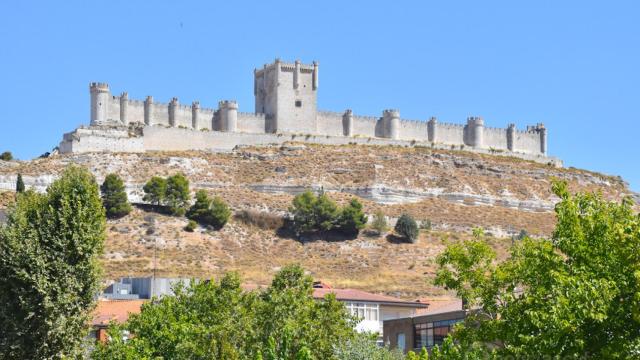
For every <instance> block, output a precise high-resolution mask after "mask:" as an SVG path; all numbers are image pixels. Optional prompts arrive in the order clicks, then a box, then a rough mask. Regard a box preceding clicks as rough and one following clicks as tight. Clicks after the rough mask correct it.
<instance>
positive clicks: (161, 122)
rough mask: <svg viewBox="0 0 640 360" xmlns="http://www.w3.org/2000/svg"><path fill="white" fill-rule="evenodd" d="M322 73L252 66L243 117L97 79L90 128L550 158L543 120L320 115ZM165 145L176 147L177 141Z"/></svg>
mask: <svg viewBox="0 0 640 360" xmlns="http://www.w3.org/2000/svg"><path fill="white" fill-rule="evenodd" d="M318 69H319V64H318V62H316V61H314V62H312V63H311V64H304V63H302V62H301V61H300V60H296V61H294V62H284V61H282V60H280V59H278V58H276V59H275V60H274V61H273V62H272V63H270V64H264V65H263V67H262V68H260V69H254V84H253V86H254V89H253V90H254V95H255V108H254V112H252V113H250V112H240V111H239V109H240V106H239V104H238V102H237V101H235V100H220V101H218V107H217V109H213V108H205V107H201V105H200V101H198V100H194V101H192V102H191V104H190V105H189V103H180V101H179V99H178V97H172V98H171V99H170V100H169V101H168V102H159V101H156V100H155V99H154V98H153V96H147V97H146V98H145V99H143V100H141V99H130V98H129V94H128V93H127V92H126V91H125V92H122V93H121V94H120V95H118V96H112V95H111V90H110V87H109V84H107V83H104V82H92V83H90V84H89V89H90V94H91V117H90V122H91V126H104V125H109V126H112V125H115V126H122V125H124V126H126V125H130V124H144V125H145V126H156V128H158V127H164V128H174V127H175V128H180V129H191V130H193V131H202V130H208V131H214V132H226V133H246V134H265V133H266V134H268V133H276V134H280V135H284V134H294V135H295V134H308V135H311V136H326V137H348V138H354V139H355V138H371V139H374V138H378V139H386V140H389V141H392V142H393V143H406V144H411V145H413V144H430V146H451V147H459V148H464V149H469V150H472V151H473V150H478V151H480V150H483V151H488V150H489V149H491V151H505V152H508V153H513V154H518V153H520V154H529V155H531V156H540V157H543V158H546V156H547V129H546V128H545V126H544V124H543V123H537V124H535V125H530V126H527V127H526V128H525V129H518V128H517V127H516V125H515V124H513V123H509V124H508V126H507V127H506V128H498V127H492V126H485V119H484V118H482V117H481V116H469V117H467V118H466V122H464V123H448V122H441V121H439V120H438V119H437V118H436V117H430V118H429V119H426V120H421V119H403V118H401V117H400V110H399V109H394V108H388V109H384V110H382V112H381V116H379V117H378V116H363V115H359V114H356V113H355V112H354V111H353V110H352V109H346V110H345V111H343V112H336V111H320V110H318V109H317V89H318ZM86 133H87V132H83V134H86ZM184 136H187V137H188V136H189V135H188V133H185V134H184ZM194 136H195V133H194ZM67 140H68V139H67ZM67 140H65V141H67ZM194 146H195V145H194ZM167 147H168V149H170V147H171V144H167Z"/></svg>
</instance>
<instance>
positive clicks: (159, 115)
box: [153, 102, 169, 126]
mask: <svg viewBox="0 0 640 360" xmlns="http://www.w3.org/2000/svg"><path fill="white" fill-rule="evenodd" d="M153 124H154V125H165V126H169V104H167V103H157V102H154V103H153Z"/></svg>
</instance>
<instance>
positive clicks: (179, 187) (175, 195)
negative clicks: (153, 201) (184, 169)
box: [164, 173, 191, 216]
mask: <svg viewBox="0 0 640 360" xmlns="http://www.w3.org/2000/svg"><path fill="white" fill-rule="evenodd" d="M190 198H191V197H190V195H189V180H188V179H187V178H186V177H185V176H184V175H183V174H182V173H177V174H175V175H172V176H169V177H168V178H167V187H166V191H165V196H164V203H165V205H166V206H167V207H168V208H169V211H170V212H171V214H172V215H177V216H182V215H184V214H185V211H186V209H187V206H188V205H189V200H190Z"/></svg>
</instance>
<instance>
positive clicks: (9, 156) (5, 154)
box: [0, 151, 13, 161]
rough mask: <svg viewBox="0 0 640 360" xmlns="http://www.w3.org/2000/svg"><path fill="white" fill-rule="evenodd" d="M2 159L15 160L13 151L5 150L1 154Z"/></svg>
mask: <svg viewBox="0 0 640 360" xmlns="http://www.w3.org/2000/svg"><path fill="white" fill-rule="evenodd" d="M0 160H4V161H11V160H13V154H12V153H11V151H5V152H3V153H2V154H0Z"/></svg>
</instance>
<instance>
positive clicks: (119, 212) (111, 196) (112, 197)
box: [100, 174, 131, 218]
mask: <svg viewBox="0 0 640 360" xmlns="http://www.w3.org/2000/svg"><path fill="white" fill-rule="evenodd" d="M100 192H101V193H102V204H103V205H104V208H105V210H106V214H107V217H110V218H119V217H122V216H125V215H127V214H129V213H130V212H131V204H129V199H128V198H127V192H126V191H125V188H124V182H123V181H122V179H120V177H119V176H118V175H116V174H109V175H107V176H106V177H105V179H104V182H103V183H102V185H100Z"/></svg>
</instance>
